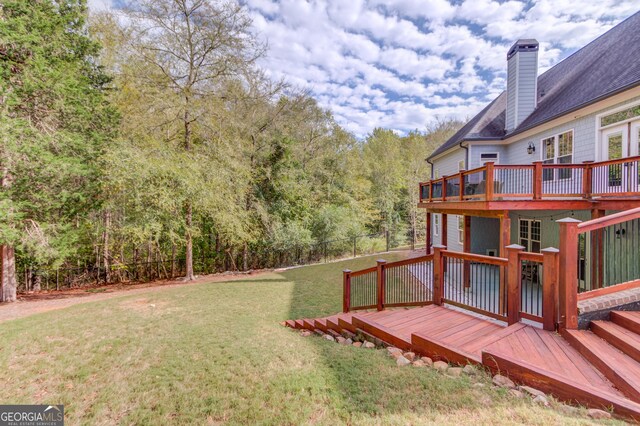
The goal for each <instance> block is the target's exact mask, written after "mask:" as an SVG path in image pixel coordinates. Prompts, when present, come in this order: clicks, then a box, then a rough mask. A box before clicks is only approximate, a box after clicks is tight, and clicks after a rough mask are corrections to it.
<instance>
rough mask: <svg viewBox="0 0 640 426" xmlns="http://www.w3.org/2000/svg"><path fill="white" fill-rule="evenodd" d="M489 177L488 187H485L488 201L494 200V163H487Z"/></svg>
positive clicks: (487, 180)
mask: <svg viewBox="0 0 640 426" xmlns="http://www.w3.org/2000/svg"><path fill="white" fill-rule="evenodd" d="M486 167H487V178H486V189H485V191H484V192H485V199H486V200H487V201H493V189H494V188H493V170H494V167H493V163H487V164H486Z"/></svg>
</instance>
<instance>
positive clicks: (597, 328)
mask: <svg viewBox="0 0 640 426" xmlns="http://www.w3.org/2000/svg"><path fill="white" fill-rule="evenodd" d="M591 331H593V332H594V333H595V334H596V335H597V336H599V337H600V338H602V339H604V340H606V341H607V342H608V343H609V344H610V345H612V346H615V347H616V348H618V349H620V350H621V351H622V352H624V353H625V354H626V355H628V356H629V357H631V358H633V359H634V360H636V361H637V362H640V334H637V333H634V332H633V331H631V330H629V329H627V328H625V327H622V326H620V325H618V324H615V323H613V322H611V321H591Z"/></svg>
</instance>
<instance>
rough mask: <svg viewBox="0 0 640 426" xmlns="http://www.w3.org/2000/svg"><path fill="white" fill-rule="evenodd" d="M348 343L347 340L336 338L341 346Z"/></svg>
mask: <svg viewBox="0 0 640 426" xmlns="http://www.w3.org/2000/svg"><path fill="white" fill-rule="evenodd" d="M346 341H347V339H345V338H344V337H342V336H338V337H336V342H338V343H340V344H341V345H344V342H346Z"/></svg>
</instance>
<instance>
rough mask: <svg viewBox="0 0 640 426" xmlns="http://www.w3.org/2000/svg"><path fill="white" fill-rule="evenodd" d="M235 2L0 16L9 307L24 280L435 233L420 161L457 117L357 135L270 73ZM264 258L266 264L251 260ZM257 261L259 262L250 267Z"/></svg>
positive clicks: (45, 5)
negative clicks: (61, 271) (79, 268)
mask: <svg viewBox="0 0 640 426" xmlns="http://www.w3.org/2000/svg"><path fill="white" fill-rule="evenodd" d="M266 54H268V48H267V45H266V44H265V43H264V42H263V41H262V39H261V36H260V35H259V34H257V33H256V32H255V31H254V28H253V27H252V23H251V20H250V19H249V16H248V14H247V12H246V10H245V9H244V8H243V7H242V6H241V5H239V4H237V3H235V2H233V1H218V0H140V1H136V2H130V3H124V4H123V6H122V8H120V9H118V10H117V11H115V12H109V13H107V12H105V13H98V14H94V15H91V16H90V17H89V16H88V12H87V6H86V3H85V0H38V1H29V0H5V1H4V2H3V3H2V4H1V5H0V108H1V111H2V112H1V114H0V138H2V144H1V146H0V245H1V251H0V254H1V258H2V274H1V275H2V300H3V301H13V300H15V297H16V279H17V277H16V271H22V270H29V271H36V272H35V273H33V274H29V275H28V276H27V278H26V279H28V280H30V281H31V282H30V287H31V288H33V289H36V290H37V289H38V287H39V285H40V281H39V280H40V277H39V274H38V273H37V271H38V270H43V269H46V268H60V267H65V266H76V265H80V264H86V263H91V264H94V265H98V266H101V267H102V268H103V270H104V271H105V273H106V276H107V280H108V279H109V274H110V271H113V270H114V268H117V266H118V265H120V264H123V263H129V262H133V263H135V262H137V261H143V260H145V259H147V260H150V259H152V258H156V259H157V258H161V259H171V260H173V261H174V262H175V260H176V259H181V260H182V261H183V262H184V265H185V275H186V276H185V279H186V280H192V279H194V274H195V273H194V269H193V263H194V246H196V247H199V249H200V250H201V251H202V250H205V251H207V252H208V253H210V254H211V255H215V256H217V257H218V258H219V259H220V261H221V262H223V265H225V267H227V268H232V269H247V268H251V267H254V266H255V265H256V264H257V265H259V264H260V262H259V260H260V256H267V255H268V254H269V253H270V252H273V251H275V250H287V249H290V248H300V247H310V246H312V245H313V244H314V243H316V242H318V241H327V240H335V239H340V238H350V237H353V236H356V235H362V234H366V233H372V232H377V231H379V230H382V229H386V230H393V231H394V232H396V233H398V234H400V233H402V232H404V231H405V230H406V229H407V228H412V229H423V228H424V226H425V225H424V214H420V211H419V210H418V208H417V203H418V191H417V187H418V182H419V181H421V180H425V179H426V178H427V177H428V176H429V169H428V167H429V166H428V164H427V163H426V162H425V157H426V156H427V155H428V153H429V152H431V151H432V150H433V149H434V148H435V147H436V146H438V145H439V144H440V143H442V142H443V141H444V140H445V139H446V138H447V137H449V136H450V135H451V134H452V133H453V132H454V131H455V130H456V129H457V128H459V126H460V123H459V122H457V121H454V120H438V121H435V122H433V123H432V124H430V125H428V126H427V128H426V129H425V130H424V131H418V130H416V131H414V132H411V133H409V134H407V135H398V134H397V133H394V132H393V131H391V130H385V129H381V128H378V129H375V130H373V131H372V132H371V133H370V134H369V135H367V136H366V137H365V138H363V139H359V138H356V137H355V136H354V135H353V134H351V133H349V132H348V131H346V130H345V129H344V128H342V127H341V126H340V125H339V124H338V123H337V122H336V120H335V119H334V117H333V116H332V114H331V112H330V111H329V110H327V109H324V108H321V107H320V106H319V105H318V104H317V102H316V101H315V100H314V99H313V97H312V96H310V94H309V93H308V92H306V91H305V90H304V88H298V87H292V86H291V85H289V84H288V83H287V82H286V81H283V80H275V79H273V78H271V77H270V76H269V74H268V72H267V70H263V69H261V68H260V67H259V66H258V61H259V59H260V58H262V57H263V56H264V55H266ZM256 259H257V261H256ZM256 262H257V263H256Z"/></svg>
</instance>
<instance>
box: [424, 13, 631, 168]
mask: <svg viewBox="0 0 640 426" xmlns="http://www.w3.org/2000/svg"><path fill="white" fill-rule="evenodd" d="M638 28H640V12H638V13H636V14H634V15H632V16H631V17H629V18H627V19H626V20H624V21H623V22H621V23H620V24H618V25H617V26H615V27H613V28H612V29H611V30H609V31H607V32H606V33H604V34H603V35H601V36H600V37H598V38H597V39H595V40H594V41H592V42H591V43H589V44H587V45H586V46H584V47H583V48H582V49H580V50H578V51H577V52H575V53H574V54H572V55H571V56H569V57H568V58H566V59H564V60H563V61H561V62H559V63H558V64H556V65H555V66H554V67H552V68H550V69H549V70H548V71H546V72H545V73H544V74H542V75H540V76H539V77H538V92H537V101H538V103H537V107H536V109H535V110H534V111H533V112H532V113H531V114H530V115H529V116H528V117H527V118H526V119H525V120H524V121H523V122H522V123H520V125H519V126H518V127H516V128H515V129H514V130H513V131H512V132H511V133H509V134H506V132H505V130H504V117H505V110H506V92H502V93H501V94H500V95H499V96H498V97H497V98H496V99H495V100H494V101H493V102H491V103H490V104H489V105H488V106H487V107H486V108H485V109H483V110H482V111H480V112H479V113H478V114H477V115H476V116H475V117H473V118H472V119H471V120H470V121H469V122H468V123H467V124H465V125H464V126H463V127H462V128H461V129H460V130H459V131H458V132H457V133H456V134H454V135H453V136H452V137H451V138H450V139H449V140H447V141H446V142H445V143H444V144H442V145H441V146H440V147H439V148H438V149H436V150H435V151H434V152H433V153H432V154H431V155H430V156H429V159H431V158H433V157H435V156H437V155H439V154H442V153H443V152H445V151H447V150H449V149H450V148H453V147H454V146H456V145H458V144H460V143H461V142H462V141H466V140H494V139H495V140H501V139H504V138H505V137H508V136H512V135H516V134H518V133H521V132H523V131H525V130H528V129H531V128H533V127H536V126H539V125H541V124H543V123H545V122H547V121H550V120H552V119H554V118H556V117H559V116H562V115H565V114H567V113H569V112H572V111H575V110H577V109H580V108H583V107H585V106H587V105H589V104H592V103H594V102H597V101H599V100H601V99H604V98H607V97H609V96H613V95H615V94H616V93H619V92H621V91H624V90H627V89H630V88H632V87H634V86H637V85H639V84H640V59H639V58H640V31H638Z"/></svg>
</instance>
